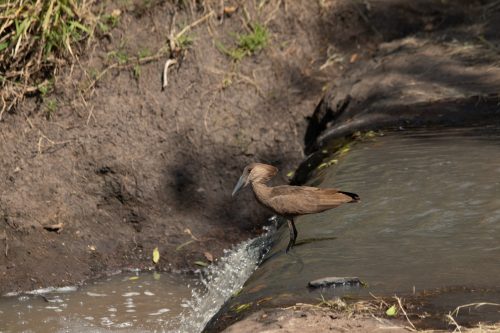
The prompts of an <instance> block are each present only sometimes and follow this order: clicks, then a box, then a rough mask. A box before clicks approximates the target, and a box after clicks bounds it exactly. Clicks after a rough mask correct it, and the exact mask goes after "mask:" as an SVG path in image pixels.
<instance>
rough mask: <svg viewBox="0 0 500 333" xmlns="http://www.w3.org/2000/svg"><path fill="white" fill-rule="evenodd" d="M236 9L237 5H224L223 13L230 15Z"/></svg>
mask: <svg viewBox="0 0 500 333" xmlns="http://www.w3.org/2000/svg"><path fill="white" fill-rule="evenodd" d="M237 10H238V7H237V6H226V7H224V14H225V15H227V16H231V14H233V13H234V12H236V11H237Z"/></svg>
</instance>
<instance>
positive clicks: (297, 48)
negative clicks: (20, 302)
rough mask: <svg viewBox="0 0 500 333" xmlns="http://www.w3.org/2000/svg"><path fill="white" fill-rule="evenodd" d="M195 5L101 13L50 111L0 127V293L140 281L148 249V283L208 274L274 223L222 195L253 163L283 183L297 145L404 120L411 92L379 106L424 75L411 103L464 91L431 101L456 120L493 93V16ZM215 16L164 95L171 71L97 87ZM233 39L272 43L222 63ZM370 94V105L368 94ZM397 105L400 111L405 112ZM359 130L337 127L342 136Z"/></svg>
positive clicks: (49, 102) (400, 5)
mask: <svg viewBox="0 0 500 333" xmlns="http://www.w3.org/2000/svg"><path fill="white" fill-rule="evenodd" d="M183 3H188V4H190V3H195V2H190V1H187V2H183ZM196 3H197V4H198V5H196V6H186V7H182V6H180V5H179V6H177V5H174V4H172V3H170V2H168V3H165V2H163V1H150V2H143V1H111V2H107V5H105V7H104V8H102V10H103V12H104V13H111V12H112V11H113V10H115V9H119V10H120V11H121V12H120V15H119V17H120V19H119V22H118V25H117V27H115V28H114V29H112V30H111V32H110V33H108V34H101V36H100V38H97V39H96V40H95V41H94V42H93V43H91V45H90V46H89V47H88V48H87V52H86V53H85V54H83V55H81V56H80V58H79V59H78V61H76V62H75V64H74V65H73V66H71V67H68V68H66V69H65V70H64V71H63V72H61V73H59V75H58V76H57V77H56V80H55V85H54V91H53V92H52V93H51V94H50V95H48V96H38V97H33V98H29V99H26V100H25V101H24V103H22V104H21V105H20V106H19V107H18V108H17V109H16V110H15V111H14V112H13V113H11V114H9V115H4V118H3V121H2V122H0V140H1V141H0V142H1V143H0V156H1V157H2V158H1V160H0V189H1V192H0V250H1V253H0V293H4V292H6V291H12V290H27V289H34V288H39V287H42V286H47V285H67V284H74V283H78V282H80V281H83V280H85V279H88V278H91V277H96V276H99V275H101V274H104V273H108V272H114V271H116V270H118V269H123V268H127V267H137V268H148V267H151V266H152V262H151V254H152V251H153V249H154V248H155V247H157V246H158V247H159V249H160V253H161V260H160V263H159V265H158V269H162V270H173V269H189V268H193V267H194V262H195V261H199V260H202V261H206V260H207V259H206V257H210V255H205V252H209V253H211V254H213V255H214V256H215V257H217V256H219V255H221V254H222V250H223V249H224V248H228V247H230V246H231V245H232V244H235V243H237V242H239V241H241V240H242V239H245V238H248V237H251V236H253V235H255V234H258V233H260V232H261V227H262V225H263V224H265V223H266V216H268V215H269V214H268V212H266V211H263V210H262V208H260V207H258V206H257V205H256V204H255V203H254V200H253V198H252V197H251V194H250V193H249V191H246V192H245V193H243V194H242V195H241V196H239V197H238V198H237V199H232V198H231V196H230V193H231V190H232V187H233V186H234V183H235V182H236V180H237V178H238V176H239V174H240V172H241V170H242V169H243V167H244V166H245V165H246V164H247V163H249V162H252V161H262V162H267V163H270V164H274V165H276V166H277V167H279V168H280V170H281V174H280V175H281V177H278V180H277V182H285V181H287V177H286V175H287V174H288V173H289V172H290V171H293V170H295V169H296V168H297V166H298V164H299V163H300V161H302V160H303V158H304V153H303V149H304V138H305V142H306V144H307V146H308V147H309V149H308V153H309V152H314V151H315V150H317V148H318V147H323V146H324V145H325V144H326V143H325V142H328V140H326V139H328V137H329V135H333V136H336V135H337V134H335V133H334V134H332V133H333V132H331V131H329V129H331V128H334V126H337V125H338V126H340V125H342V124H344V125H345V124H349V123H351V122H352V119H353V117H354V115H355V114H363V112H362V111H365V110H366V109H369V107H371V106H372V105H377V104H376V103H374V102H375V101H377V100H379V99H380V98H381V96H382V97H384V96H396V97H397V98H396V97H395V98H393V99H391V101H394V100H401V101H408V103H409V105H414V103H413V102H414V101H415V99H411V98H409V99H407V100H405V99H399V97H400V96H403V95H404V94H405V93H406V92H408V91H410V90H397V91H396V92H395V93H393V94H392V95H391V94H389V93H390V92H393V90H391V89H393V88H394V87H396V88H401V87H410V86H411V85H410V83H411V82H412V81H411V80H412V79H413V78H414V77H416V76H418V75H420V74H421V73H423V72H425V70H426V69H427V70H428V71H427V72H425V73H428V75H427V77H425V81H423V82H422V84H420V86H422V87H424V86H425V87H433V86H432V85H429V84H428V82H429V81H432V80H431V79H432V78H435V79H437V78H445V77H446V78H447V81H453V82H462V83H464V82H468V81H467V80H469V81H470V82H472V83H471V85H469V86H468V85H466V84H462V85H460V87H458V86H453V85H449V84H446V82H444V83H443V85H442V87H444V86H446V88H447V89H444V88H442V89H440V90H439V91H438V92H439V94H440V95H439V94H438V95H439V96H438V97H439V98H437V99H435V100H437V101H445V100H448V102H449V103H451V104H452V105H455V104H454V103H453V98H455V100H456V101H468V100H466V99H464V97H463V95H464V94H455V93H454V92H456V91H458V90H460V91H468V89H470V87H472V86H474V87H475V90H473V91H472V94H470V95H471V96H472V95H473V96H476V97H477V96H479V97H484V96H486V95H487V94H490V93H491V90H492V89H490V88H491V87H492V84H493V83H495V84H496V82H498V81H496V80H497V78H498V77H497V74H496V73H497V71H498V63H499V62H498V46H497V41H498V40H497V37H498V36H497V33H496V31H498V30H497V29H496V27H495V26H494V24H493V23H494V22H498V20H497V19H496V18H498V17H499V15H500V14H499V13H500V11H499V8H500V6H498V5H497V4H496V2H488V1H465V0H464V1H456V2H454V3H453V4H451V3H448V2H446V1H441V0H426V1H422V2H408V1H398V0H387V1H364V2H359V3H358V2H349V1H336V0H334V1H308V0H303V1H278V2H274V1H271V2H262V3H263V4H264V5H263V7H261V8H258V6H257V4H256V3H255V2H253V1H248V2H243V5H241V4H240V5H239V7H238V10H237V11H236V12H235V13H233V14H231V15H229V16H228V15H220V13H222V8H220V7H219V6H220V4H219V1H216V2H215V3H216V4H212V5H211V2H196ZM199 3H201V4H199ZM259 3H260V2H259ZM225 5H226V6H231V5H236V2H234V3H230V2H229V1H228V2H226V3H225ZM96 10H99V9H98V8H96ZM210 10H214V11H215V13H216V14H215V15H214V16H213V17H211V18H210V19H209V20H207V21H205V22H203V23H202V24H199V25H197V26H196V27H195V28H193V29H192V31H190V32H189V33H188V35H189V36H190V37H192V38H193V39H194V42H193V44H192V45H191V46H190V47H189V48H188V49H186V50H185V51H182V54H183V56H180V57H179V60H180V59H182V61H180V64H177V65H175V66H173V67H171V69H170V72H169V84H168V86H167V87H166V89H165V90H164V91H162V89H161V75H162V71H163V65H164V63H165V61H166V57H163V58H161V59H159V60H156V61H151V62H149V63H147V64H143V65H140V66H138V67H136V66H133V64H132V66H129V67H128V68H117V67H115V68H111V69H109V70H107V72H106V74H105V75H102V77H101V76H100V75H99V73H102V71H103V70H105V69H106V68H108V66H110V65H111V64H113V63H115V62H116V61H117V60H116V59H115V58H116V54H117V52H119V53H120V54H122V55H123V54H125V55H129V56H136V55H137V54H138V53H141V52H144V51H145V50H149V51H150V52H151V53H155V51H156V50H158V49H159V48H160V47H162V46H163V45H165V44H166V42H167V38H168V36H169V33H170V26H171V22H172V19H173V17H175V22H176V24H175V25H174V26H176V27H177V31H180V30H181V29H182V28H183V27H184V26H186V25H187V24H189V23H190V22H194V21H195V20H196V19H198V18H201V17H203V16H204V15H206V14H207V13H208V12H209V11H210ZM222 16H223V19H222ZM244 22H261V23H262V24H264V25H265V26H267V28H268V30H269V32H270V42H269V44H268V46H267V47H265V48H264V49H263V50H262V51H260V52H258V53H257V54H255V55H251V56H248V57H246V58H244V59H243V60H242V61H241V62H234V61H233V60H231V59H230V58H228V57H227V56H226V55H224V54H222V53H221V52H220V51H219V50H218V49H217V47H216V45H217V44H218V43H223V44H224V45H227V46H230V45H234V39H235V34H238V33H239V34H242V33H246V32H248V29H249V28H248V25H247V24H246V23H244ZM413 39H414V40H415V41H416V42H415V43H413V42H412V40H413ZM455 40H456V41H457V42H455ZM454 43H455V44H454ZM453 45H457V47H454V46H453ZM459 50H463V51H464V52H462V53H457V52H458V51H459ZM471 50H472V51H471ZM474 50H475V51H474ZM469 51H471V52H472V53H468V52H469ZM418 52H424V53H421V54H418ZM113 53H114V54H115V58H113V57H111V55H112V54H113ZM428 53H430V56H429V57H427V58H426V59H425V61H423V60H422V62H421V63H419V64H417V65H415V66H412V64H414V63H415V61H417V60H419V59H422V57H421V55H422V54H428ZM478 54H482V55H483V56H481V57H477V55H478ZM433 57H437V58H439V57H440V59H449V60H450V61H454V63H453V64H452V65H453V66H455V67H454V68H453V70H454V71H455V73H457V71H458V73H460V71H462V72H464V73H465V71H466V72H467V73H474V70H475V69H477V70H480V72H479V74H478V73H477V72H476V73H475V74H474V75H472V74H470V75H464V76H455V77H452V76H450V75H451V74H450V72H443V71H437V70H436V68H435V67H432V66H431V64H439V66H438V67H439V68H450V67H449V66H448V65H449V64H448V63H445V62H439V61H438V62H436V61H435V60H436V59H434V58H433ZM113 59H114V60H113ZM385 59H387V60H385ZM405 59H407V61H406V62H405V61H404V60H405ZM438 60H439V59H438ZM464 64H467V66H468V68H467V69H465V70H462V69H461V67H460V66H464ZM391 66H392V67H391ZM122 67H126V66H122ZM134 67H136V68H135V70H134ZM396 67H398V68H399V72H398V73H399V76H398V77H397V79H394V80H392V79H390V77H388V75H389V73H395V69H396ZM138 69H139V70H138ZM403 69H404V70H403ZM134 72H135V74H134ZM486 73H490V74H488V75H489V76H486ZM491 73H493V74H491ZM403 74H404V75H403ZM483 74H484V75H483ZM429 76H430V77H429ZM96 78H100V79H99V80H97V81H95V80H96ZM478 78H482V81H481V82H482V83H483V84H482V85H481V84H479V81H478V80H475V79H478ZM483 79H484V80H483ZM445 81H446V80H445ZM93 82H96V84H95V85H92V83H93ZM360 82H361V84H360ZM435 82H438V80H435ZM403 83H405V84H403ZM379 84H381V85H380V86H379ZM356 85H357V86H356ZM89 87H90V88H89ZM353 87H359V89H357V88H356V89H354V88H353ZM369 87H378V88H379V89H378V90H376V93H374V94H372V93H370V92H373V91H374V90H371V89H368V88H369ZM495 87H496V86H495ZM495 89H496V88H493V90H495ZM431 90H432V89H431ZM496 91H498V89H497V90H496ZM325 92H326V95H325V97H324V99H323V100H322V101H321V98H322V97H323V94H324V93H325ZM425 92H428V90H425ZM448 92H453V94H448ZM384 93H387V94H384ZM415 95H418V92H417V93H416V94H415ZM433 96H435V95H433ZM443 96H444V97H443ZM471 96H469V95H467V96H466V97H467V98H469V97H471ZM450 98H451V100H450ZM492 98H494V96H493V97H492ZM382 100H383V98H382ZM388 100H389V99H388ZM320 101H321V104H319V106H318V107H317V108H316V112H314V110H315V107H316V106H317V105H318V102H320ZM352 101H354V103H353V102H352ZM431 101H432V99H428V100H426V102H431ZM378 105H379V106H380V105H381V104H378ZM391 105H392V106H394V107H393V108H391V109H390V110H391V112H396V111H394V110H399V109H398V108H399V107H400V106H401V105H402V104H401V105H398V104H394V103H393V104H391ZM443 105H444V104H443ZM489 105H490V104H489ZM354 106H356V107H354ZM383 107H384V106H383V105H382V106H381V107H379V108H378V109H376V110H381V109H383ZM349 108H350V109H351V110H352V111H349V112H346V113H344V117H343V118H337V117H338V116H339V114H341V113H343V112H344V111H346V110H348V109H349ZM337 111H338V112H337ZM313 112H314V114H313ZM368 113H369V112H368ZM309 115H313V117H312V120H311V121H309V122H308V121H307V119H306V117H307V116H309ZM435 117H439V115H436V116H435ZM366 119H370V118H369V117H368V118H366ZM371 119H372V120H373V119H379V118H376V117H373V118H371ZM366 122H369V120H362V121H361V120H360V121H359V122H354V123H355V124H357V123H363V124H365V123H366ZM374 124H375V125H376V124H379V125H380V124H386V123H382V122H380V123H377V121H374ZM374 127H377V126H374ZM378 127H379V128H380V126H378ZM369 128H370V126H364V127H363V126H360V127H357V126H352V127H350V129H349V130H348V131H341V130H342V128H340V130H339V133H341V134H339V135H341V136H345V135H349V134H351V133H352V132H354V131H356V130H358V129H363V130H365V129H369ZM306 132H307V133H306ZM334 132H335V131H334ZM306 134H307V135H306ZM318 137H319V139H318ZM322 140H325V141H322ZM320 157H321V156H320ZM307 161H309V160H307ZM307 164H309V165H307ZM303 165H304V164H303ZM305 165H306V167H309V168H310V167H311V165H312V164H310V163H308V162H306V164H305ZM188 242H189V243H188ZM181 245H183V246H181Z"/></svg>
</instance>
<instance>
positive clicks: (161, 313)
mask: <svg viewBox="0 0 500 333" xmlns="http://www.w3.org/2000/svg"><path fill="white" fill-rule="evenodd" d="M194 282H195V281H193V280H191V281H190V280H186V279H185V278H181V277H179V276H175V275H169V274H159V273H155V274H132V273H131V274H125V275H119V276H114V277H111V278H109V279H106V280H102V281H98V282H95V283H92V284H90V285H87V286H85V287H83V288H81V289H79V290H76V291H75V290H74V288H63V289H59V290H54V291H52V292H47V291H48V290H38V291H36V292H34V293H33V294H23V295H17V296H11V297H3V298H2V299H1V302H0V332H22V331H24V332H75V331H77V332H95V331H96V330H97V331H103V332H107V331H116V330H120V331H133V332H137V331H154V330H157V329H159V328H164V327H168V323H169V322H171V321H172V319H174V318H176V317H178V316H179V315H180V314H181V313H182V311H183V310H184V308H183V306H186V305H185V304H184V303H183V300H184V299H188V298H189V297H190V296H191V288H190V285H189V283H193V284H194Z"/></svg>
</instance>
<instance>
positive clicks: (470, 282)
mask: <svg viewBox="0 0 500 333" xmlns="http://www.w3.org/2000/svg"><path fill="white" fill-rule="evenodd" d="M311 184H313V185H315V186H319V187H336V188H341V189H343V190H346V191H350V192H355V193H358V194H359V195H360V196H361V200H362V201H361V203H358V204H348V205H344V206H342V207H339V208H337V209H334V210H330V211H327V212H324V213H321V214H315V215H309V216H303V217H301V218H298V219H297V221H296V222H297V223H296V224H297V229H298V232H299V235H298V240H297V242H298V245H297V246H296V247H295V248H294V249H293V250H292V251H291V253H290V254H289V255H285V254H284V249H285V247H286V244H287V242H288V231H287V230H286V227H285V228H283V230H282V233H281V239H280V241H279V243H278V244H277V245H276V246H274V248H273V249H272V250H271V252H270V253H269V255H268V257H267V258H265V259H264V260H265V261H264V263H263V264H262V265H261V267H259V269H258V270H257V271H256V272H255V273H254V275H253V276H252V277H251V278H250V280H249V281H248V282H247V284H246V286H245V289H244V292H243V294H245V295H246V296H247V297H246V299H247V300H256V299H262V298H264V297H267V296H272V297H273V298H280V297H281V299H291V300H298V299H303V300H308V301H314V300H316V299H318V298H319V297H320V294H323V295H324V296H344V295H350V296H356V297H358V296H361V297H363V296H364V297H366V296H368V295H369V293H373V294H375V295H381V296H392V295H394V294H398V295H408V294H411V295H413V294H418V293H420V292H423V291H424V290H427V291H429V290H439V289H443V288H447V287H450V286H467V287H470V288H471V290H473V289H474V290H478V289H481V290H493V291H492V292H488V293H484V297H485V299H484V300H488V301H496V302H498V303H500V292H499V291H500V132H499V131H494V130H493V131H488V132H485V131H484V130H460V131H445V132H438V133H428V132H414V133H407V134H404V133H398V134H390V135H386V136H384V137H377V138H374V139H373V140H369V141H368V142H364V143H359V144H357V145H355V147H353V148H352V149H351V150H350V151H349V153H348V154H347V155H346V156H345V157H343V158H341V159H340V161H339V163H338V164H337V165H334V166H332V167H330V168H328V169H327V170H325V171H324V172H322V173H321V174H320V175H319V176H317V177H316V178H315V179H313V180H312V181H311ZM326 276H337V277H348V276H356V277H359V278H360V279H361V280H362V281H364V282H366V283H367V284H368V287H366V288H361V287H337V288H330V289H323V290H316V291H311V290H310V289H308V288H307V287H306V286H307V283H308V281H310V280H314V279H318V278H322V277H326ZM461 300H462V301H465V302H466V301H467V299H466V298H462V299H461ZM499 319H500V316H499Z"/></svg>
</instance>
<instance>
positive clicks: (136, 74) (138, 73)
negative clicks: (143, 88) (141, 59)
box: [132, 64, 141, 80]
mask: <svg viewBox="0 0 500 333" xmlns="http://www.w3.org/2000/svg"><path fill="white" fill-rule="evenodd" d="M132 73H133V74H134V79H136V80H139V77H140V76H141V66H140V65H139V64H137V65H135V66H134V68H132Z"/></svg>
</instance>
